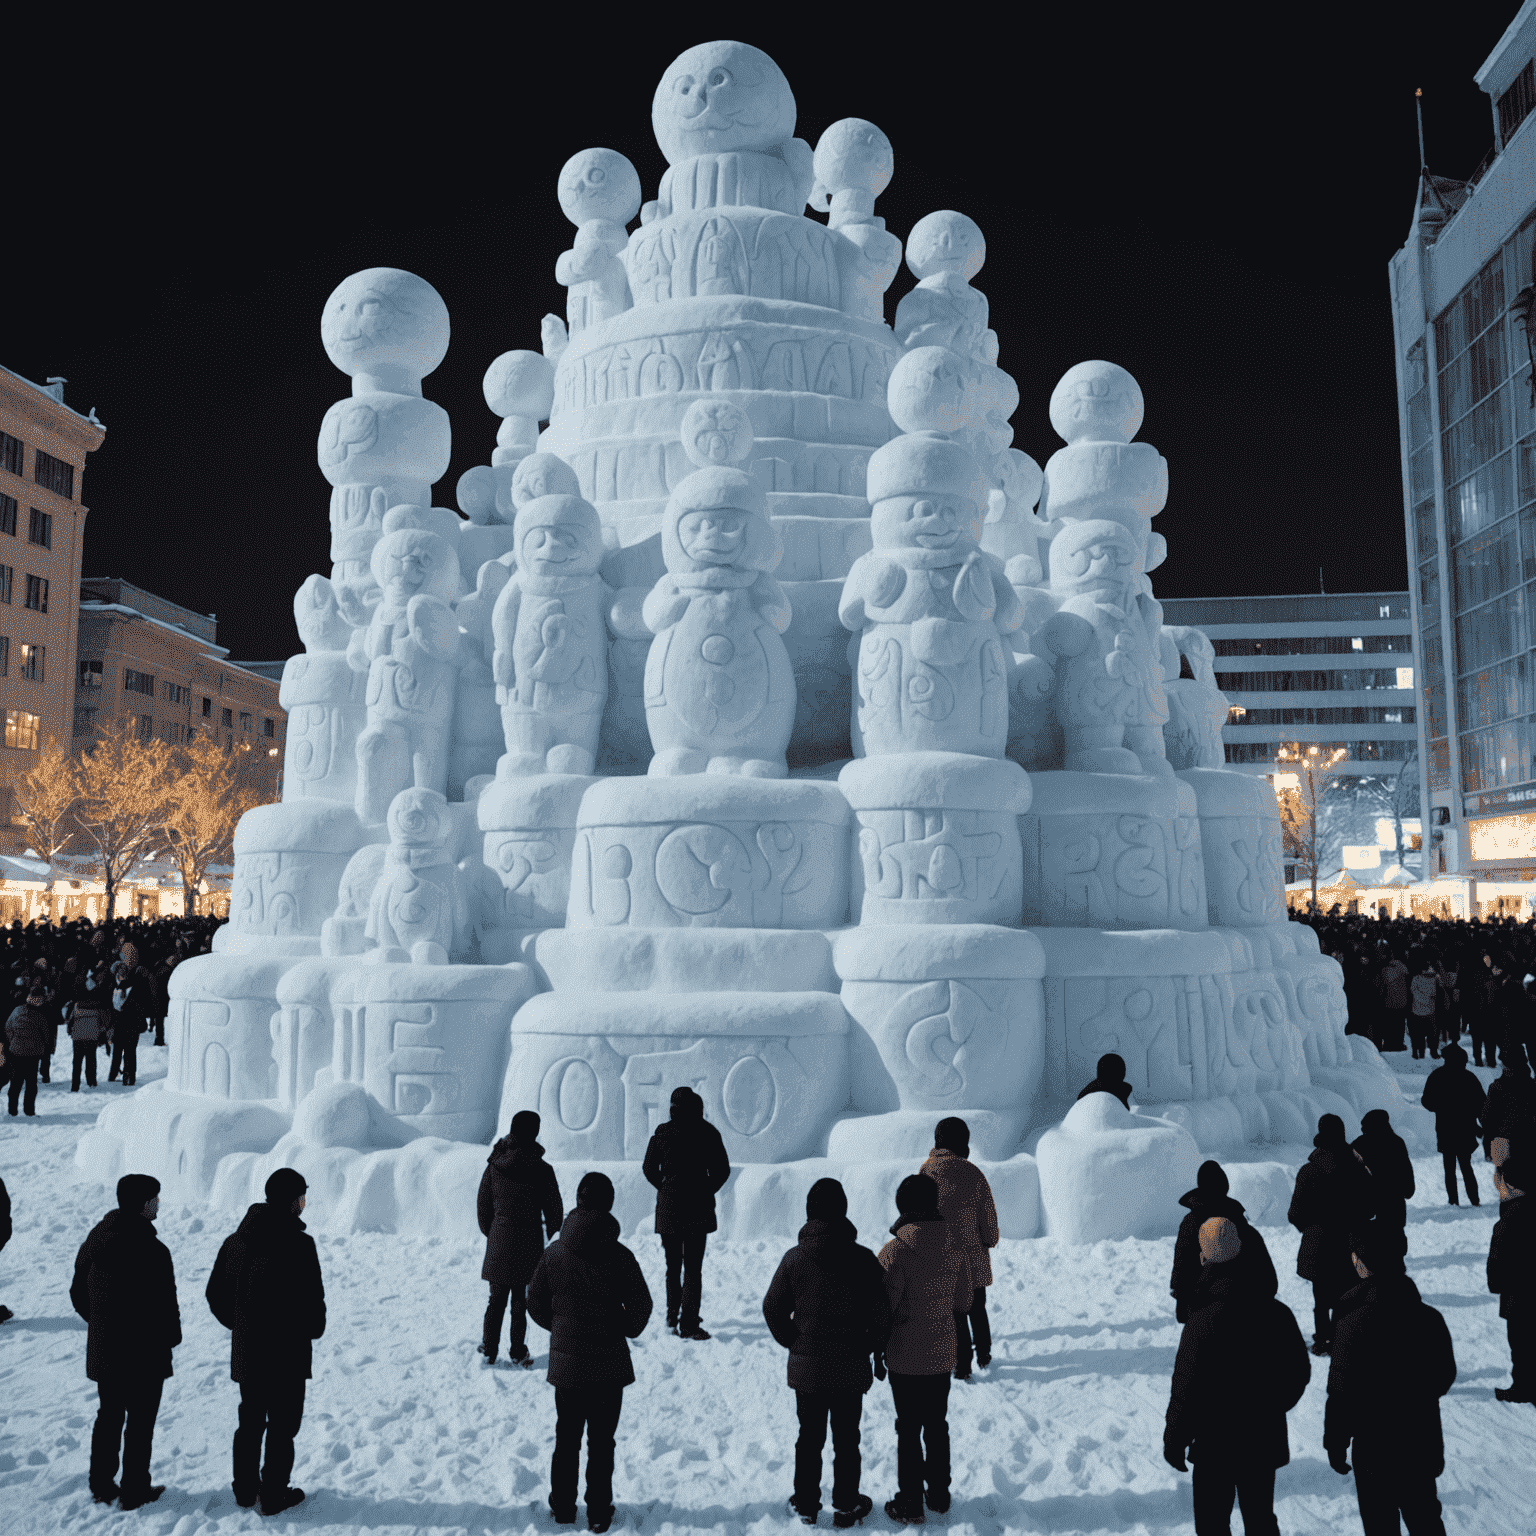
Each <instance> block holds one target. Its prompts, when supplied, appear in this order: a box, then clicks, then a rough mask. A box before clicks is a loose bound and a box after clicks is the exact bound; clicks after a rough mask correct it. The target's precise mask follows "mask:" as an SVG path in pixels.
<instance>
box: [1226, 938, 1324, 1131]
mask: <svg viewBox="0 0 1536 1536" xmlns="http://www.w3.org/2000/svg"><path fill="white" fill-rule="evenodd" d="M1216 931H1217V932H1218V933H1220V934H1221V936H1222V937H1223V938H1224V939H1225V940H1226V942H1227V946H1228V948H1229V949H1230V951H1231V954H1232V1023H1231V1039H1230V1040H1229V1042H1228V1048H1227V1058H1228V1061H1229V1062H1231V1063H1234V1064H1238V1063H1240V1064H1241V1066H1240V1073H1239V1075H1240V1077H1241V1079H1242V1081H1243V1089H1244V1090H1247V1089H1248V1088H1249V1080H1248V1079H1249V1067H1250V1065H1251V1069H1252V1083H1251V1087H1252V1091H1254V1092H1258V1093H1261V1094H1264V1093H1279V1092H1282V1091H1285V1090H1289V1089H1292V1088H1304V1087H1305V1086H1306V1084H1307V1058H1306V1049H1305V1045H1304V1043H1303V1032H1302V1026H1301V1023H1300V1021H1299V1020H1298V1019H1297V1017H1296V1000H1295V992H1294V987H1293V986H1291V985H1288V984H1287V983H1288V981H1289V980H1290V978H1288V977H1285V976H1284V975H1282V974H1281V972H1280V969H1279V967H1278V965H1277V963H1276V962H1277V960H1278V958H1279V956H1278V955H1277V953H1276V950H1277V948H1279V946H1278V945H1275V944H1271V943H1270V942H1269V939H1270V934H1269V932H1268V931H1266V930H1263V929H1253V928H1225V929H1218V930H1216ZM1282 942H1283V941H1282ZM1216 1080H1217V1082H1218V1084H1220V1082H1221V1081H1222V1079H1221V1077H1220V1076H1219V1075H1218V1076H1217V1079H1216ZM1312 1129H1313V1130H1316V1126H1315V1125H1314V1126H1313V1128H1312Z"/></svg>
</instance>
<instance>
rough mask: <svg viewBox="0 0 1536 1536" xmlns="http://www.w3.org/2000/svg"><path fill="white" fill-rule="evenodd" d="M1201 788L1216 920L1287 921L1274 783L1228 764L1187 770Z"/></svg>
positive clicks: (1231, 924)
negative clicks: (1272, 784) (1232, 767)
mask: <svg viewBox="0 0 1536 1536" xmlns="http://www.w3.org/2000/svg"><path fill="white" fill-rule="evenodd" d="M1178 777H1179V778H1180V779H1182V780H1183V781H1184V783H1186V784H1187V785H1189V787H1190V788H1191V789H1193V790H1194V792H1195V800H1196V802H1197V804H1198V806H1199V809H1200V845H1201V848H1202V850H1203V853H1204V862H1205V891H1206V899H1207V902H1208V903H1209V908H1210V920H1211V922H1212V924H1219V925H1221V926H1222V927H1226V928H1254V927H1259V926H1262V925H1265V924H1270V923H1284V922H1285V920H1286V916H1285V868H1284V860H1283V858H1282V846H1281V838H1280V807H1279V805H1278V804H1277V803H1276V800H1275V792H1274V790H1273V789H1272V788H1271V787H1270V785H1269V783H1268V782H1267V781H1266V780H1264V779H1261V778H1257V777H1250V776H1249V775H1248V774H1245V773H1230V772H1228V771H1227V770H1226V769H1222V768H1186V769H1185V770H1183V771H1182V772H1181V773H1179V774H1178Z"/></svg>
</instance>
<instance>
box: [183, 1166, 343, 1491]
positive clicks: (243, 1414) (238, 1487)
mask: <svg viewBox="0 0 1536 1536" xmlns="http://www.w3.org/2000/svg"><path fill="white" fill-rule="evenodd" d="M308 1188H309V1186H308V1185H307V1184H306V1183H305V1181H304V1176H303V1175H302V1174H301V1173H299V1172H298V1171H297V1170H295V1169H293V1168H279V1169H277V1171H276V1172H275V1173H273V1174H272V1176H271V1177H270V1178H269V1179H268V1180H267V1183H266V1190H265V1193H266V1197H267V1198H266V1203H265V1204H261V1203H258V1204H256V1205H253V1206H252V1207H251V1208H250V1209H249V1210H248V1211H247V1212H246V1213H245V1216H244V1218H243V1219H242V1221H241V1222H240V1225H239V1227H238V1228H237V1229H236V1231H235V1232H234V1233H233V1234H232V1235H231V1236H229V1237H226V1238H225V1239H224V1244H223V1246H222V1247H221V1248H220V1249H219V1256H218V1258H217V1259H216V1260H215V1261H214V1266H213V1273H212V1275H210V1276H209V1279H208V1289H207V1293H206V1294H207V1298H208V1306H209V1308H210V1310H211V1311H212V1312H213V1315H214V1316H215V1317H216V1318H217V1319H218V1320H219V1321H220V1322H221V1323H222V1324H223V1325H224V1326H225V1327H226V1328H228V1329H229V1330H230V1348H229V1374H230V1377H231V1378H232V1379H233V1380H235V1381H237V1382H239V1383H240V1427H239V1428H238V1429H237V1430H236V1431H235V1441H234V1447H233V1455H234V1484H233V1486H234V1490H235V1502H236V1503H237V1504H239V1505H241V1506H242V1507H243V1508H246V1509H249V1508H250V1507H251V1505H253V1504H256V1505H258V1507H259V1509H260V1511H261V1513H262V1514H264V1515H275V1514H280V1513H281V1512H282V1511H283V1510H285V1509H292V1508H293V1506H294V1505H295V1504H299V1503H302V1502H303V1499H304V1490H303V1489H302V1488H292V1487H290V1486H289V1484H288V1477H289V1474H290V1473H291V1472H292V1471H293V1441H294V1436H295V1435H297V1434H298V1432H299V1426H300V1424H301V1423H302V1422H303V1419H304V1383H305V1382H306V1381H308V1380H309V1378H310V1376H311V1374H312V1373H313V1364H314V1355H313V1343H314V1341H315V1340H316V1339H318V1338H320V1337H321V1336H322V1335H323V1334H324V1333H325V1282H324V1281H323V1280H322V1278H321V1275H320V1255H319V1254H318V1253H317V1252H316V1250H315V1240H314V1238H312V1237H311V1236H310V1235H309V1233H308V1232H306V1231H305V1229H304V1223H303V1222H302V1221H301V1220H300V1219H299V1218H300V1216H301V1215H302V1213H303V1210H304V1205H305V1192H306V1191H307V1189H308ZM263 1436H265V1437H266V1464H265V1466H262V1465H261V1450H262V1437H263Z"/></svg>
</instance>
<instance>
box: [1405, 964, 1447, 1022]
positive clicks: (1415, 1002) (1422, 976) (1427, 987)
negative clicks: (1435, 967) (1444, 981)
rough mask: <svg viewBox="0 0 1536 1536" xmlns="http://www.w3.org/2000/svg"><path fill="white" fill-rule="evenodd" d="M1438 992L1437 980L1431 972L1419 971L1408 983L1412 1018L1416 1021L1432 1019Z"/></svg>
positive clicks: (1438, 983)
mask: <svg viewBox="0 0 1536 1536" xmlns="http://www.w3.org/2000/svg"><path fill="white" fill-rule="evenodd" d="M1439 991H1440V982H1439V978H1438V977H1437V976H1436V975H1435V973H1434V972H1433V971H1420V972H1419V974H1418V975H1417V976H1415V977H1413V978H1412V979H1411V980H1410V981H1409V983H1408V992H1409V997H1410V999H1411V1001H1412V1011H1413V1016H1414V1018H1416V1019H1432V1018H1434V1016H1435V999H1436V995H1437V994H1438V993H1439Z"/></svg>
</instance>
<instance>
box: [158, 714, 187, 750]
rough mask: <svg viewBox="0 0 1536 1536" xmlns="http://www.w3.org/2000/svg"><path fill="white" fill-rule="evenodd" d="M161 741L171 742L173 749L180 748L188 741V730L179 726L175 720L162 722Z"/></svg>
mask: <svg viewBox="0 0 1536 1536" xmlns="http://www.w3.org/2000/svg"><path fill="white" fill-rule="evenodd" d="M160 739H161V741H168V742H170V744H171V745H172V746H173V747H177V746H180V745H181V744H182V743H183V742H184V741H185V740H186V739H187V728H186V726H184V725H177V724H176V722H175V721H174V720H162V721H161V722H160Z"/></svg>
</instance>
